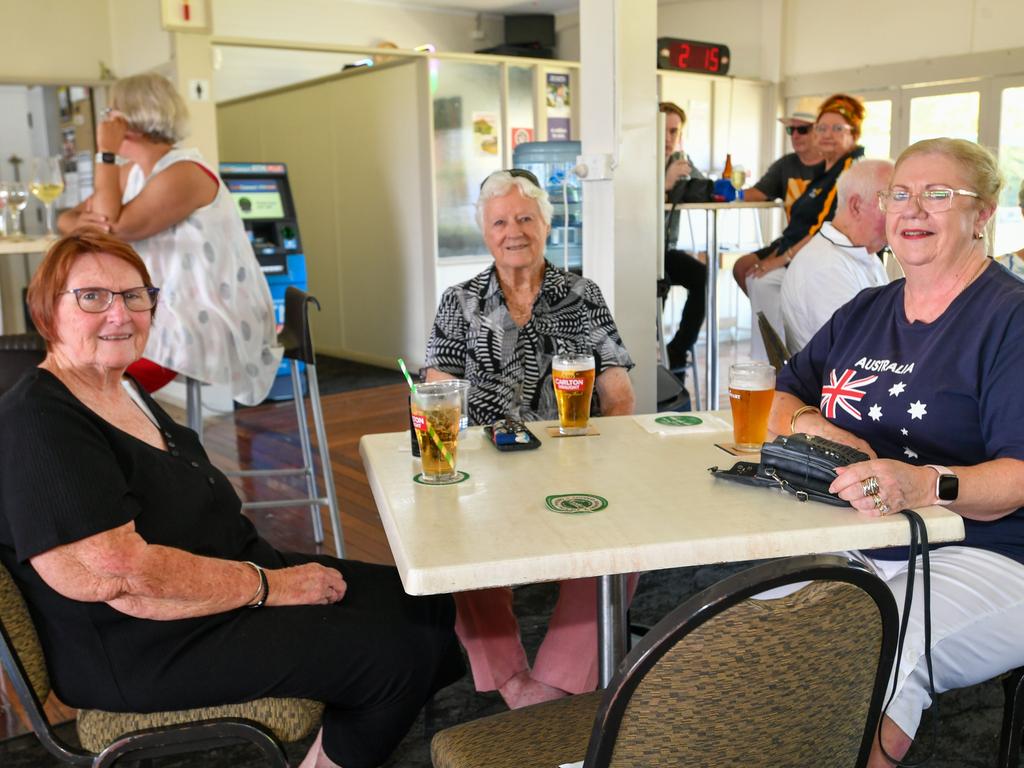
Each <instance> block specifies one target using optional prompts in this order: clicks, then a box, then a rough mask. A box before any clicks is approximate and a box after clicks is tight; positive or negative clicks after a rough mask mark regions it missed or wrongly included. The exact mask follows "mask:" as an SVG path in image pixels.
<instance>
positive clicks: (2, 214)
mask: <svg viewBox="0 0 1024 768" xmlns="http://www.w3.org/2000/svg"><path fill="white" fill-rule="evenodd" d="M5 237H7V182H6V181H0V239H3V238H5Z"/></svg>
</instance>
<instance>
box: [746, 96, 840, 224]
mask: <svg viewBox="0 0 1024 768" xmlns="http://www.w3.org/2000/svg"><path fill="white" fill-rule="evenodd" d="M814 119H815V113H814V112H812V111H809V110H808V109H807V105H805V104H802V103H801V104H799V105H798V106H797V108H796V109H795V110H794V111H793V112H792V113H790V114H789V115H787V116H786V117H780V118H779V122H780V123H782V124H783V125H784V126H786V134H787V135H788V136H789V141H790V143H791V144H792V145H793V151H792V152H790V153H789V154H788V155H783V156H782V157H780V158H779V159H778V160H776V161H775V162H774V163H772V164H771V165H770V166H769V167H768V170H767V171H765V174H764V176H762V177H761V178H760V179H759V180H758V182H757V183H756V184H755V185H754V186H752V187H751V188H750V189H745V190H743V199H744V200H746V201H749V202H752V203H754V202H761V201H764V200H782V201H783V204H784V205H785V207H786V218H787V219H788V218H789V211H790V209H791V208H792V207H793V203H794V202H796V200H797V198H799V197H800V195H802V194H803V193H804V190H805V189H807V185H808V184H809V183H810V182H811V181H812V180H813V179H814V178H815V177H816V176H818V174H820V173H822V172H823V171H824V170H825V161H824V160H823V159H822V157H821V153H820V152H819V151H818V147H817V145H816V144H815V143H814Z"/></svg>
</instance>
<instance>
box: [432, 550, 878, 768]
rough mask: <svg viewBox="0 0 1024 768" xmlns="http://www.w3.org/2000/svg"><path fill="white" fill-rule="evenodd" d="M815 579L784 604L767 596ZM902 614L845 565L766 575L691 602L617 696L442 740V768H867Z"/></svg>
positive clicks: (861, 572) (607, 694)
mask: <svg viewBox="0 0 1024 768" xmlns="http://www.w3.org/2000/svg"><path fill="white" fill-rule="evenodd" d="M802 581H811V582H813V583H812V584H810V585H808V586H807V587H805V588H803V589H801V590H798V591H797V592H795V593H793V594H791V595H788V596H787V597H783V598H780V599H777V600H750V599H747V598H750V597H751V596H752V595H756V594H758V593H760V592H762V591H764V590H766V589H771V588H774V587H779V586H782V585H785V584H795V583H798V582H802ZM897 622H898V618H897V610H896V602H895V599H894V598H893V596H892V593H891V592H890V591H889V588H888V587H887V586H886V585H885V583H884V582H882V581H881V580H880V579H879V578H877V577H876V576H874V575H873V574H871V573H869V572H868V571H867V570H866V569H865V568H864V567H863V566H862V565H860V564H858V563H855V562H853V561H850V560H847V559H845V558H842V557H838V556H835V555H810V556H804V557H796V558H790V559H785V560H776V561H772V562H768V563H763V564H760V565H757V566H754V567H753V568H750V569H748V570H746V571H744V572H742V573H738V574H736V575H734V576H731V577H729V578H727V579H724V580H723V581H721V582H719V583H718V584H716V585H714V586H712V587H710V588H709V589H706V590H704V591H703V592H701V593H699V594H698V595H695V596H694V597H692V598H690V599H689V600H687V601H686V602H684V603H683V604H682V605H680V606H679V607H678V608H676V609H675V610H673V611H672V612H671V613H670V614H669V615H668V616H666V617H665V618H664V619H663V620H662V621H660V622H659V623H658V624H657V625H655V627H654V628H653V629H651V631H650V632H649V633H648V634H647V635H646V636H645V637H644V638H643V639H642V640H641V641H640V642H639V643H638V644H637V645H636V647H634V648H633V650H632V651H630V652H629V654H628V655H627V656H626V658H625V659H624V660H623V661H622V663H621V664H620V665H619V667H618V670H617V671H616V674H615V676H614V677H613V678H612V681H611V683H610V684H609V686H608V688H607V689H605V690H603V691H597V692H595V693H592V694H585V695H582V696H572V697H568V698H565V699H559V700H556V701H553V702H548V703H546V704H541V705H537V706H535V707H527V708H525V709H521V710H515V711H512V712H505V713H502V714H500V715H495V716H492V717H488V718H484V719H481V720H477V721H474V722H469V723H464V724H461V725H458V726H455V727H453V728H449V729H447V730H444V731H441V732H440V733H438V734H437V735H436V736H435V737H434V740H433V742H432V744H431V756H432V758H433V764H434V766H435V768H469V767H470V766H480V765H487V766H488V768H531V767H533V766H538V768H539V767H540V766H546V767H547V768H550V767H551V766H555V765H559V764H561V763H565V762H568V761H574V760H579V759H580V758H581V757H583V756H584V755H586V760H585V761H584V765H585V766H586V768H607V767H608V766H616V767H618V766H638V765H661V766H669V765H743V766H762V765H764V766H767V765H773V766H774V765H844V766H863V765H864V764H865V762H866V760H867V758H868V755H869V753H870V750H871V744H872V740H873V737H874V734H875V730H876V727H877V724H878V719H879V716H880V711H881V708H882V704H883V697H884V693H885V689H886V685H887V682H888V679H889V671H890V668H891V666H892V661H893V657H894V655H895V649H896V636H897V631H898V627H897Z"/></svg>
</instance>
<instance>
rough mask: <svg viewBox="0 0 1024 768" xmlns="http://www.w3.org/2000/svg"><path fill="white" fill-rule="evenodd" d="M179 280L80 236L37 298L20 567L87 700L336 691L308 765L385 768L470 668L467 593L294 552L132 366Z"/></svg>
mask: <svg viewBox="0 0 1024 768" xmlns="http://www.w3.org/2000/svg"><path fill="white" fill-rule="evenodd" d="M159 293H160V292H159V291H158V289H157V288H156V287H154V286H153V281H152V280H151V279H150V275H149V273H148V271H147V270H146V266H145V264H143V262H142V260H141V259H140V258H139V256H138V254H137V253H136V252H135V251H134V250H133V249H132V247H131V246H129V245H127V244H125V243H124V242H122V241H120V240H117V239H116V238H114V237H111V236H110V235H107V234H105V233H102V232H99V231H97V230H84V231H82V232H81V233H78V234H72V235H69V236H66V237H63V238H61V239H60V240H58V241H57V242H56V243H54V244H53V246H52V247H51V248H50V251H49V253H48V254H47V255H46V258H45V259H43V262H42V264H41V265H40V266H39V269H38V270H37V271H36V273H35V276H34V277H33V278H32V283H31V285H30V286H29V290H28V306H29V311H30V312H31V313H32V320H33V321H34V322H35V324H36V327H37V328H38V329H39V332H40V334H41V335H42V336H43V338H44V339H45V340H46V347H47V354H46V358H45V359H44V360H43V362H42V363H41V364H40V366H39V367H38V368H34V369H32V370H31V371H29V372H28V373H26V374H25V375H24V376H23V377H22V378H21V380H20V381H19V382H18V383H17V384H16V385H15V386H14V387H13V388H12V389H9V390H8V391H7V392H6V393H5V394H4V396H3V397H2V398H0V424H3V429H0V561H2V562H3V564H4V566H6V567H7V569H8V570H9V571H10V573H11V576H12V577H13V578H14V581H15V582H16V583H17V585H18V587H19V588H20V590H21V593H22V594H23V595H24V597H25V601H26V602H27V603H28V607H29V609H30V610H31V612H32V617H33V619H34V622H35V626H36V629H37V630H38V632H39V640H40V642H41V643H42V648H43V652H44V653H45V655H46V664H47V667H48V669H49V674H50V680H51V681H52V682H53V688H54V690H55V691H56V692H57V695H58V696H60V698H61V700H62V701H64V702H65V703H67V704H68V705H70V706H73V707H80V708H87V709H102V710H107V711H110V712H160V711H172V710H179V709H193V708H196V707H207V706H217V705H222V704H232V703H239V702H244V701H250V700H252V699H258V698H263V697H284V698H289V697H296V698H308V699H314V700H317V701H322V702H324V703H326V705H327V708H326V710H325V711H324V719H323V726H322V728H321V730H320V733H319V735H318V736H317V739H316V741H315V742H314V743H313V746H312V747H311V749H310V751H309V754H308V755H307V756H306V759H305V760H304V761H303V763H302V766H301V768H311V767H312V766H314V765H315V766H317V767H318V768H330V766H335V765H341V766H344V768H360V767H361V768H372V766H378V765H380V764H381V763H383V762H384V760H386V759H387V757H388V755H389V754H390V753H391V751H392V750H393V749H394V748H395V746H396V745H397V744H398V743H399V741H401V739H402V738H403V736H404V735H405V734H406V732H407V731H408V730H409V727H410V726H411V725H412V723H413V721H414V720H415V719H416V716H417V714H418V713H419V711H420V709H421V708H422V706H423V704H424V702H425V701H427V700H428V699H429V698H430V697H431V696H432V695H433V694H434V692H436V691H437V690H439V689H440V688H441V687H443V686H445V685H448V684H449V683H452V682H454V681H455V680H457V679H458V678H459V677H461V675H462V674H463V673H464V671H465V667H464V665H463V663H462V657H461V654H460V653H459V647H458V643H457V642H456V638H455V634H454V632H453V631H452V628H453V623H454V619H455V615H454V614H455V611H454V606H453V605H452V601H451V598H450V597H449V596H447V595H437V596H431V597H410V596H409V595H406V594H405V591H404V590H403V589H402V583H401V581H400V580H399V578H398V572H397V571H396V570H395V569H394V568H391V567H387V566H381V565H371V564H367V563H359V562H355V561H352V560H340V559H338V558H335V557H329V556H327V555H304V554H297V553H286V552H279V551H278V550H276V549H274V547H272V546H271V545H270V543H269V542H268V541H266V540H265V539H263V538H261V537H260V536H259V534H258V533H257V531H256V529H255V527H253V524H252V522H251V521H250V520H249V518H247V517H246V516H245V515H244V514H242V511H241V501H240V500H239V498H238V495H237V494H236V493H235V490H234V488H233V486H232V485H231V482H230V481H229V480H228V479H227V478H226V477H225V476H224V475H223V473H221V472H220V471H219V470H218V469H217V468H216V467H214V466H213V465H212V464H211V463H210V458H209V456H207V454H206V452H205V451H204V450H203V446H202V445H200V443H199V441H198V440H197V439H196V434H195V433H194V432H193V431H191V430H189V429H186V428H185V427H182V426H180V425H178V424H176V423H175V422H174V421H173V420H172V419H171V417H170V416H168V415H167V413H166V412H165V411H164V410H163V409H162V408H161V407H160V406H159V405H157V404H156V402H155V401H154V400H153V399H152V398H151V397H150V396H149V395H148V394H147V393H146V392H145V390H143V389H142V388H141V387H139V386H138V385H137V383H136V382H135V380H134V379H132V378H131V376H126V375H125V370H126V369H127V368H128V366H130V365H131V364H132V363H133V362H135V360H136V359H138V357H139V355H141V354H142V350H143V349H144V348H145V346H146V341H147V337H148V336H149V330H150V327H151V323H152V322H153V317H154V315H155V316H156V317H159V316H160V313H161V312H162V311H163V306H162V305H161V306H158V304H157V297H158V294H159Z"/></svg>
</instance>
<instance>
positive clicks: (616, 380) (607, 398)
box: [594, 366, 636, 416]
mask: <svg viewBox="0 0 1024 768" xmlns="http://www.w3.org/2000/svg"><path fill="white" fill-rule="evenodd" d="M594 386H595V387H597V395H598V397H599V398H600V399H601V415H602V416H628V415H630V414H631V413H633V409H634V407H635V406H636V396H635V395H634V394H633V384H632V382H630V380H629V374H628V373H627V372H626V369H625V368H622V367H620V366H615V367H614V368H606V369H605V370H604V371H602V372H601V375H600V376H598V377H597V381H596V382H594Z"/></svg>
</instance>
